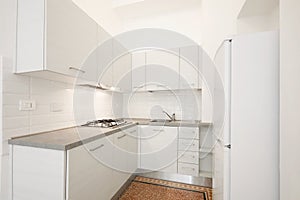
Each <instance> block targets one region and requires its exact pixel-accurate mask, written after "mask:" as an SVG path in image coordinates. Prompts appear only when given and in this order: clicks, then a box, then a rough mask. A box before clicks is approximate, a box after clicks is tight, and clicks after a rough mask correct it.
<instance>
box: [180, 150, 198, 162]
mask: <svg viewBox="0 0 300 200" xmlns="http://www.w3.org/2000/svg"><path fill="white" fill-rule="evenodd" d="M178 162H179V163H192V164H196V165H199V152H197V151H178Z"/></svg>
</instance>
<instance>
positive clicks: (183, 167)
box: [182, 167, 195, 171]
mask: <svg viewBox="0 0 300 200" xmlns="http://www.w3.org/2000/svg"><path fill="white" fill-rule="evenodd" d="M182 169H191V170H193V171H195V168H192V167H182Z"/></svg>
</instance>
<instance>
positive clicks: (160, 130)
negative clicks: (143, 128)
mask: <svg viewBox="0 0 300 200" xmlns="http://www.w3.org/2000/svg"><path fill="white" fill-rule="evenodd" d="M153 131H158V132H164V131H165V130H163V129H153Z"/></svg>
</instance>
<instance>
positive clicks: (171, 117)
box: [162, 110, 175, 121]
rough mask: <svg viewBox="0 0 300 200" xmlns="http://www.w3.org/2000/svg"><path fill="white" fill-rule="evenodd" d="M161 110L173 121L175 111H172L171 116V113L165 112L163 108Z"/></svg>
mask: <svg viewBox="0 0 300 200" xmlns="http://www.w3.org/2000/svg"><path fill="white" fill-rule="evenodd" d="M162 112H163V113H165V114H166V115H167V116H168V117H169V118H170V119H171V121H175V113H173V114H172V116H171V115H169V113H167V112H166V111H164V110H163V111H162Z"/></svg>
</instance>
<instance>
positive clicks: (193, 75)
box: [180, 46, 200, 89]
mask: <svg viewBox="0 0 300 200" xmlns="http://www.w3.org/2000/svg"><path fill="white" fill-rule="evenodd" d="M199 75H200V74H199V49H198V46H187V47H181V48H180V89H196V88H200V87H199Z"/></svg>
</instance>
